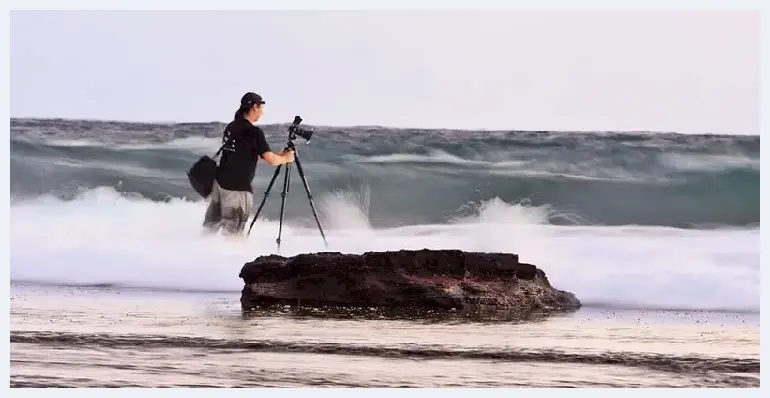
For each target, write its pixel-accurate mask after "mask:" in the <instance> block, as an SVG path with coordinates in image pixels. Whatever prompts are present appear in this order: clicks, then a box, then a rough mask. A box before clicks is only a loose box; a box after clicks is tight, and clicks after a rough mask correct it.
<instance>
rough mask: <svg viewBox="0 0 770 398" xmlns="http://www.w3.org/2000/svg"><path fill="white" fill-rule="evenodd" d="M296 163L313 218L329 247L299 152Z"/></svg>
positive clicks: (295, 153) (295, 159) (296, 155)
mask: <svg viewBox="0 0 770 398" xmlns="http://www.w3.org/2000/svg"><path fill="white" fill-rule="evenodd" d="M294 163H296V164H297V171H298V172H299V177H300V178H301V179H302V185H304V186H305V192H306V193H307V199H308V201H309V202H310V209H311V210H313V217H315V223H316V225H318V231H319V232H321V237H322V238H323V240H324V245H325V246H326V247H329V243H328V242H326V235H325V234H324V230H323V228H321V221H320V220H318V212H317V211H316V209H315V204H314V203H313V195H311V194H310V187H309V186H308V184H307V178H305V172H304V171H303V170H302V163H300V161H299V155H298V154H297V152H296V151H295V152H294Z"/></svg>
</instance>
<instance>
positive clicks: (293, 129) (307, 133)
mask: <svg viewBox="0 0 770 398" xmlns="http://www.w3.org/2000/svg"><path fill="white" fill-rule="evenodd" d="M300 123H302V118H301V117H299V116H294V121H293V122H291V125H290V126H289V141H294V140H296V139H297V136H300V137H302V138H304V139H305V141H310V137H312V136H313V131H314V129H309V130H308V129H303V128H302V127H299V124H300Z"/></svg>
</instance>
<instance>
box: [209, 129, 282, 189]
mask: <svg viewBox="0 0 770 398" xmlns="http://www.w3.org/2000/svg"><path fill="white" fill-rule="evenodd" d="M225 142H227V144H226V145H225V147H224V148H222V156H221V158H220V160H219V166H218V167H217V182H218V183H219V186H221V187H222V188H224V189H227V190H231V191H248V192H252V189H251V181H252V180H253V179H254V173H255V172H256V170H257V161H258V160H259V155H261V154H263V153H265V152H268V151H270V145H268V143H267V139H265V133H264V132H263V131H262V129H260V128H259V127H256V126H254V125H253V124H251V123H250V122H249V121H248V120H246V119H244V118H241V117H238V118H236V119H235V120H233V121H232V122H230V123H229V124H228V125H227V127H225V131H224V133H223V136H222V143H223V144H224V143H225Z"/></svg>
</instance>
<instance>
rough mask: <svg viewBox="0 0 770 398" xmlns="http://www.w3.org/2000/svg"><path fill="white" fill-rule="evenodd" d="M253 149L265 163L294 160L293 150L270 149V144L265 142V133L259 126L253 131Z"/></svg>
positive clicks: (275, 164)
mask: <svg viewBox="0 0 770 398" xmlns="http://www.w3.org/2000/svg"><path fill="white" fill-rule="evenodd" d="M255 134H256V136H255V137H254V138H255V142H254V145H255V148H254V149H255V150H256V153H257V154H259V157H260V158H261V159H262V160H264V161H265V163H267V164H269V165H271V166H278V165H281V164H286V163H291V162H293V161H294V152H292V151H287V150H284V151H282V152H281V153H275V152H273V151H272V150H271V149H270V145H269V144H268V143H267V139H266V138H265V133H264V132H263V131H262V129H261V128H259V127H257V129H256V131H255Z"/></svg>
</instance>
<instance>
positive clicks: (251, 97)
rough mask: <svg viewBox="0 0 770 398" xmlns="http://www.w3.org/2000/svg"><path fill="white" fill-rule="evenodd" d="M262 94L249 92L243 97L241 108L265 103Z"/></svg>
mask: <svg viewBox="0 0 770 398" xmlns="http://www.w3.org/2000/svg"><path fill="white" fill-rule="evenodd" d="M264 103H265V101H264V100H263V99H262V96H260V95H259V94H256V93H252V92H248V93H246V94H244V95H243V97H241V109H247V108H250V107H251V106H252V105H254V104H264Z"/></svg>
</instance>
